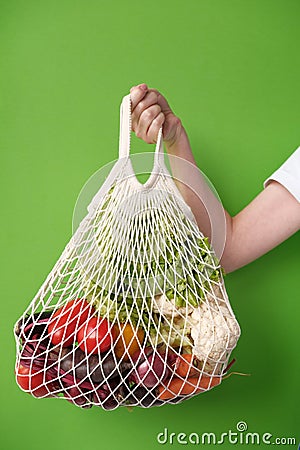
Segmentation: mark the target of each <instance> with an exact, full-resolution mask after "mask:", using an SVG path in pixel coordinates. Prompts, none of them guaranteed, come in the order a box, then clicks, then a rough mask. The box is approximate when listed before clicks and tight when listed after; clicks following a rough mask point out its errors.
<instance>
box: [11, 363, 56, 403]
mask: <svg viewBox="0 0 300 450" xmlns="http://www.w3.org/2000/svg"><path fill="white" fill-rule="evenodd" d="M16 372H17V383H18V385H19V386H20V387H21V388H22V389H24V390H25V391H29V393H30V394H31V395H33V396H34V397H45V396H48V395H49V391H48V389H47V388H46V386H45V385H44V376H43V373H42V372H40V373H37V372H35V371H34V370H31V369H30V368H29V367H24V366H22V365H21V364H19V366H18V368H17V371H16Z"/></svg>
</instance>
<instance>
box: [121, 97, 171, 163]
mask: <svg viewBox="0 0 300 450" xmlns="http://www.w3.org/2000/svg"><path fill="white" fill-rule="evenodd" d="M131 127H132V125H131V98H130V94H128V95H126V96H125V97H123V100H122V103H121V107H120V138H119V159H121V158H128V157H129V155H130V135H131ZM163 162H164V148H163V137H162V128H160V129H159V132H158V135H157V142H156V147H155V157H154V168H155V167H157V166H161V165H162V164H163Z"/></svg>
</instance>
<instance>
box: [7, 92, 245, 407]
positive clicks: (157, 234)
mask: <svg viewBox="0 0 300 450" xmlns="http://www.w3.org/2000/svg"><path fill="white" fill-rule="evenodd" d="M120 125H121V126H120V146H119V160H118V161H117V163H116V164H115V165H114V167H113V169H112V171H111V172H110V174H109V176H108V177H107V179H106V180H105V182H104V184H103V185H102V187H101V189H100V190H99V192H98V193H97V194H96V196H95V197H94V198H93V200H92V202H91V204H90V205H89V207H88V214H87V215H86V217H85V218H84V219H83V220H82V222H81V223H80V225H79V227H78V229H77V231H76V232H75V234H74V235H73V237H72V238H71V240H70V242H69V243H68V245H67V246H66V248H65V250H64V252H63V253H62V255H61V257H60V258H59V260H58V261H57V263H56V265H55V266H54V268H53V269H52V271H51V272H50V274H49V275H48V277H47V279H46V280H45V282H44V284H43V285H42V286H41V288H40V290H39V291H38V293H37V295H36V296H35V298H34V299H33V301H32V302H31V304H30V305H29V307H28V308H27V310H26V311H25V312H24V314H23V315H22V317H21V318H20V319H19V320H18V322H17V323H16V325H15V338H16V344H17V359H16V379H17V383H18V384H19V386H20V387H21V388H22V389H23V390H24V391H26V392H29V393H31V394H32V395H33V396H35V397H39V398H43V397H58V398H64V399H67V400H68V401H70V402H72V403H73V404H75V405H77V406H79V407H82V408H88V407H91V406H92V405H96V406H100V407H102V408H103V409H115V408H117V407H118V406H130V405H132V406H142V407H151V406H160V405H163V404H165V403H178V402H181V401H183V400H185V399H188V398H190V397H192V396H194V395H196V394H199V393H202V392H205V391H206V390H209V389H211V388H212V387H214V386H216V385H218V384H220V382H221V381H222V376H223V374H224V370H225V368H226V367H227V365H228V359H229V356H230V353H231V351H232V350H233V348H234V347H235V346H236V343H237V341H238V338H239V336H240V328H239V325H238V323H237V321H236V319H235V316H234V314H233V312H232V309H231V307H230V303H229V301H228V298H227V294H226V290H225V287H224V282H223V276H222V271H221V267H220V265H219V262H218V261H217V258H216V256H215V254H214V252H213V250H212V249H211V247H210V245H209V242H208V240H207V239H206V238H205V237H204V236H203V234H202V233H201V232H200V231H199V229H198V226H197V224H196V221H195V219H194V216H193V214H192V212H191V210H190V208H189V207H188V205H187V204H186V203H185V202H184V200H183V198H182V196H181V194H180V192H179V191H178V189H177V187H176V185H175V182H174V181H173V179H172V177H171V176H170V174H169V172H168V170H167V168H166V166H165V164H164V152H163V142H162V130H160V132H159V135H158V139H157V144H156V149H155V157H154V167H153V171H152V173H151V176H150V178H149V179H148V181H147V182H146V183H145V184H141V183H140V182H139V181H138V180H137V178H136V176H135V174H134V171H133V167H132V164H131V160H130V157H129V151H130V133H131V114H130V95H127V96H125V97H124V98H123V101H122V105H121V123H120Z"/></svg>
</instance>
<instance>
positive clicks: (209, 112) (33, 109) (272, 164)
mask: <svg viewBox="0 0 300 450" xmlns="http://www.w3.org/2000/svg"><path fill="white" fill-rule="evenodd" d="M299 15H300V2H299V1H297V0H277V1H276V0H251V1H250V0H249V1H242V0H228V1H226V0H206V1H204V0H194V1H186V2H183V1H182V0H180V1H178V0H164V1H162V0H160V1H158V0H153V1H152V2H142V1H121V0H118V1H110V2H106V1H105V2H104V1H101V0H97V1H96V0H87V1H83V0H82V1H76V0H72V1H71V0H59V1H58V0H48V1H38V0H36V1H34V0H26V1H25V0H24V1H21V0H20V1H17V0H7V1H0V42H1V43H0V46H1V49H0V51H1V71H0V87H1V106H0V108H1V109H0V126H1V132H0V145H1V193H2V200H1V212H2V220H1V226H2V231H1V239H2V244H1V275H2V277H3V279H2V301H1V314H0V318H1V319H0V320H1V354H2V357H1V358H2V359H1V379H2V383H1V399H2V400H1V409H0V411H1V413H0V414H1V420H0V447H1V449H5V450H15V449H19V448H22V449H24V450H37V449H40V448H43V449H44V450H47V449H53V448H56V449H59V450H61V449H72V450H85V449H92V448H93V449H108V448H109V449H113V450H115V449H131V450H135V449H140V448H142V447H143V448H146V449H154V448H160V447H161V446H160V445H159V444H157V442H156V435H157V434H158V433H159V432H161V431H162V430H163V428H164V427H167V428H168V429H169V431H170V432H176V433H178V432H180V431H182V432H186V433H190V432H192V431H194V432H198V433H200V432H204V431H206V432H209V431H213V432H215V433H221V432H226V431H227V430H229V429H232V430H234V429H235V425H236V423H237V422H238V421H240V420H244V421H246V422H247V423H248V429H249V431H256V432H270V433H272V434H273V435H274V436H294V437H297V439H299V428H300V427H299V369H300V367H299V338H298V330H299V308H300V307H299V248H300V245H299V244H300V235H299V233H298V234H296V235H294V236H293V237H291V238H290V239H288V240H287V241H286V242H285V243H283V244H281V245H280V246H279V247H277V248H276V249H274V250H273V251H271V252H270V253H269V254H267V255H265V256H264V257H262V258H260V259H259V260H258V261H256V262H253V263H252V264H250V265H249V266H247V267H245V268H243V269H240V270H238V271H237V272H235V273H232V274H230V275H228V276H227V278H226V286H227V290H228V294H229V297H230V299H231V303H232V307H233V309H234V311H235V313H236V315H237V318H238V320H239V322H240V325H241V328H242V336H241V339H240V341H239V344H238V347H237V349H236V350H235V352H234V356H235V357H236V358H237V362H236V364H235V370H237V371H241V372H246V373H248V372H249V373H251V374H252V375H251V377H237V376H236V377H234V376H233V377H232V378H230V379H229V380H228V381H226V382H224V383H223V384H222V385H221V386H220V387H218V388H216V389H214V390H213V391H211V392H208V393H206V394H204V395H200V396H198V397H196V398H194V399H191V400H189V401H187V402H185V403H183V404H181V405H178V406H165V407H162V408H153V409H150V410H143V409H135V410H134V411H133V412H132V413H129V412H128V411H127V410H126V409H119V410H116V411H113V412H105V411H102V410H101V409H97V408H96V407H94V408H92V409H91V410H80V409H79V408H75V407H74V406H72V405H70V404H69V403H68V402H65V401H59V400H53V399H48V400H37V399H34V398H31V397H30V396H29V395H26V394H25V393H23V392H22V391H21V390H20V389H19V388H18V387H17V385H16V384H15V381H14V374H13V371H14V358H15V344H14V340H13V333H12V329H13V324H14V322H15V320H16V319H17V317H19V316H20V315H21V313H22V312H23V310H24V309H25V308H26V307H27V305H28V304H29V302H30V301H31V299H32V298H33V296H34V294H35V293H36V291H37V289H38V288H39V286H40V285H41V284H42V282H43V280H44V279H45V277H46V275H47V273H48V272H49V271H50V269H51V268H52V266H53V264H54V263H55V261H56V260H57V258H58V257H59V255H60V253H61V251H62V250H63V248H64V246H65V244H66V243H67V241H68V240H69V238H70V236H71V230H72V222H71V221H72V213H73V208H74V205H75V202H76V199H77V196H78V194H79V192H80V190H81V188H82V186H83V184H84V183H85V182H86V180H87V179H88V178H89V177H90V176H91V175H92V174H93V173H94V172H95V171H96V170H98V169H99V168H100V167H101V166H103V165H104V164H106V163H108V162H110V161H111V160H112V159H115V158H116V157H117V145H118V126H119V104H120V101H121V98H122V97H123V96H124V95H126V94H127V93H128V92H129V89H130V87H131V86H132V85H136V84H138V83H142V82H146V83H148V85H149V86H151V87H155V88H157V89H158V90H160V91H161V92H162V93H163V94H164V95H165V96H166V98H167V99H168V100H169V102H170V105H171V107H172V108H173V109H174V111H175V113H176V114H177V115H178V116H179V117H180V118H181V119H182V121H183V124H184V125H185V127H186V129H187V132H188V135H189V137H190V141H191V145H192V149H193V152H194V154H195V157H196V160H197V163H198V164H199V167H201V169H202V170H203V171H204V172H205V173H206V175H208V176H209V178H210V179H211V181H212V182H213V183H214V185H215V186H216V188H217V190H218V192H219V194H220V196H221V198H222V201H223V203H224V205H225V207H226V208H227V210H228V211H229V212H230V213H231V214H233V215H234V214H236V213H237V212H238V211H240V210H241V209H242V208H243V207H244V206H245V205H246V204H247V203H248V202H249V201H251V199H253V198H254V197H255V196H256V195H257V194H258V193H259V192H260V191H261V189H262V184H263V181H264V179H265V178H267V176H268V175H270V174H271V173H272V172H273V171H274V170H275V169H276V168H277V167H278V166H279V165H280V164H281V163H282V162H283V161H284V160H285V159H286V158H287V157H288V156H289V155H290V154H291V153H292V152H293V151H294V150H295V149H296V147H297V146H298V145H299V144H300V142H299V104H300V81H299V80H300V53H299V44H300V27H299ZM133 142H134V151H149V150H150V149H151V151H153V148H152V147H151V146H147V145H146V144H144V143H142V142H141V141H138V140H137V139H136V138H135V140H133ZM169 446H170V447H172V448H173V447H174V448H181V447H182V446H181V445H179V444H177V445H175V444H173V445H172V446H171V445H168V444H167V445H166V446H165V447H169ZM222 447H223V448H231V446H230V445H229V444H223V446H222ZM262 447H263V445H262Z"/></svg>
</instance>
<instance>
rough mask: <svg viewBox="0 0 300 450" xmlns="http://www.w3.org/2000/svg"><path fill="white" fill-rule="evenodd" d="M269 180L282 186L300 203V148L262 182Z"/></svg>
mask: <svg viewBox="0 0 300 450" xmlns="http://www.w3.org/2000/svg"><path fill="white" fill-rule="evenodd" d="M271 180H275V181H278V183H280V184H282V185H283V186H284V187H285V188H286V189H287V190H288V191H289V192H290V193H291V194H292V195H293V196H294V197H295V198H296V199H297V200H298V202H300V147H298V148H297V150H295V152H294V153H293V154H292V155H291V156H290V157H289V158H288V159H287V160H286V161H285V162H284V163H283V164H282V166H281V167H279V169H277V170H276V171H275V172H274V173H273V174H272V175H271V176H270V177H269V178H267V179H266V181H265V182H264V187H266V186H267V184H268V182H269V181H271Z"/></svg>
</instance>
